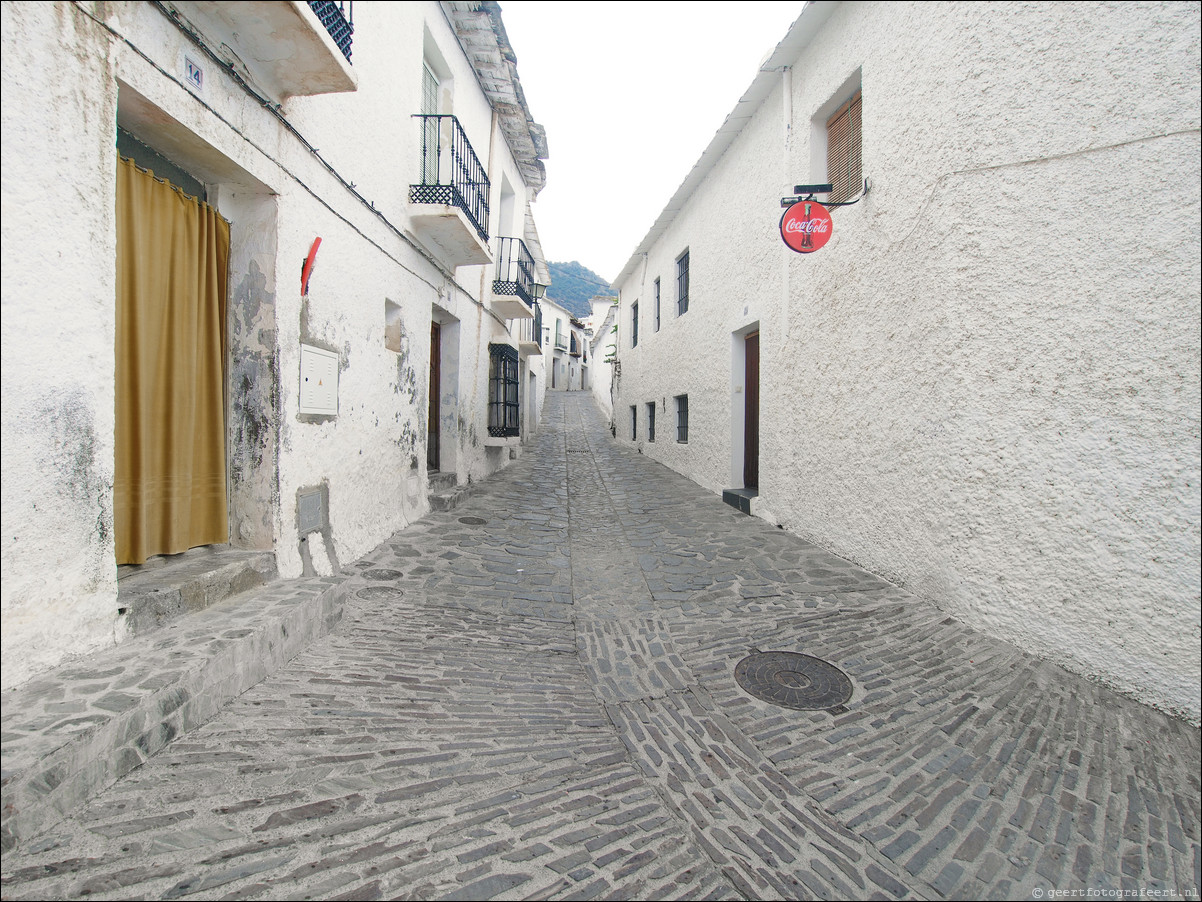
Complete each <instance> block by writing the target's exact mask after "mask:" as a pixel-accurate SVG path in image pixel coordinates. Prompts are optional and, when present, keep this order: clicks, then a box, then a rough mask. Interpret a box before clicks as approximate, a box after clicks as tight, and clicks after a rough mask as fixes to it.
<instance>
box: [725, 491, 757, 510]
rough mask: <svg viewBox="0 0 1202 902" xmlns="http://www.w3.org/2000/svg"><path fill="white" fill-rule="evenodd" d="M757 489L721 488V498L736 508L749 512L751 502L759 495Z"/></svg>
mask: <svg viewBox="0 0 1202 902" xmlns="http://www.w3.org/2000/svg"><path fill="white" fill-rule="evenodd" d="M759 494H760V492H759V489H723V490H722V500H723V501H725V502H726V503H727V504H729V505H730V506H731V507H733V508H735V509H736V510H740V511H742V512H743V513H745V514H750V513H751V502H752V501H754V500H755V499H756V498H758V497H759Z"/></svg>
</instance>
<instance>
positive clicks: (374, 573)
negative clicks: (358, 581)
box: [361, 568, 404, 582]
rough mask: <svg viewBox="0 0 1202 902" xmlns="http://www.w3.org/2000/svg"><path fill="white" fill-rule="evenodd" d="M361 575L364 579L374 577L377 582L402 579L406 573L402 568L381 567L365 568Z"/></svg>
mask: <svg viewBox="0 0 1202 902" xmlns="http://www.w3.org/2000/svg"><path fill="white" fill-rule="evenodd" d="M361 575H362V576H363V578H364V579H372V580H375V581H376V582H388V581H389V580H393V579H400V578H401V576H403V575H404V574H402V573H401V571H400V570H389V569H387V568H381V569H379V570H364V571H363V573H362V574H361Z"/></svg>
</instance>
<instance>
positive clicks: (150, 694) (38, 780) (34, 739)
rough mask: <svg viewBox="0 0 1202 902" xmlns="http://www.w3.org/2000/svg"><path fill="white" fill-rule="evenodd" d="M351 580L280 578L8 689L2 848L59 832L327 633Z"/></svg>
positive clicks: (338, 616)
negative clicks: (91, 802)
mask: <svg viewBox="0 0 1202 902" xmlns="http://www.w3.org/2000/svg"><path fill="white" fill-rule="evenodd" d="M347 579H348V576H347V575H346V574H344V575H342V576H333V577H310V578H303V579H295V580H277V581H276V582H273V583H271V584H270V585H267V586H263V587H261V588H259V589H257V590H255V591H251V592H244V593H242V594H240V595H235V596H233V597H231V598H226V599H225V600H223V601H218V602H217V603H215V604H212V605H210V606H209V607H207V608H205V609H204V610H202V611H198V612H192V613H186V612H185V613H183V615H182V616H179V617H177V618H175V619H173V620H171V621H170V622H169V623H166V624H165V625H163V626H161V628H159V629H157V630H155V631H154V632H151V633H150V634H149V635H142V636H136V637H133V638H130V639H127V640H126V641H124V642H122V643H120V644H118V645H115V646H113V647H110V648H107V649H104V650H102V651H100V652H97V653H95V654H92V655H89V656H87V657H86V658H83V659H80V660H77V661H75V662H72V663H70V664H67V665H64V666H61V667H59V668H57V669H56V670H53V671H50V672H49V673H45V674H42V675H41V676H38V677H36V678H34V679H33V680H30V681H29V682H27V683H24V684H23V685H21V686H18V687H16V688H15V689H10V690H7V691H5V692H4V693H3V699H4V705H3V718H2V720H3V758H4V767H3V772H4V774H3V813H2V824H0V848H2V849H3V851H4V852H6V853H7V852H8V851H9V850H10V849H12V848H15V847H17V846H19V845H21V844H23V843H24V842H25V841H27V840H28V839H29V838H30V837H33V836H36V835H37V834H39V833H41V832H42V831H44V830H46V829H48V828H50V827H52V826H53V825H54V824H55V823H57V822H58V821H60V820H62V819H63V818H64V817H66V816H67V815H69V814H70V813H71V812H72V811H73V810H74V809H75V808H77V807H78V806H79V805H81V804H83V803H84V802H86V801H87V800H88V799H90V798H92V797H93V796H94V795H96V794H97V793H98V792H100V791H101V790H103V789H105V788H107V787H108V786H110V785H112V784H113V783H114V782H116V780H117V779H119V778H120V777H122V776H124V775H125V774H127V773H128V772H129V771H131V770H133V769H134V768H135V767H137V766H138V765H140V764H141V763H142V762H143V761H145V760H146V759H147V758H149V757H150V756H151V755H154V754H155V753H156V752H158V751H159V750H161V749H162V748H163V747H164V746H166V745H167V744H168V743H169V742H171V741H172V740H173V739H175V738H177V737H179V736H181V735H183V734H185V733H186V732H188V731H189V730H191V729H195V728H196V727H198V726H200V725H201V724H203V723H204V722H205V721H207V720H208V719H210V718H211V717H212V716H213V715H214V714H216V713H217V711H218V710H219V709H220V708H221V707H222V706H223V705H224V704H225V703H226V702H228V701H229V700H231V699H233V698H236V697H237V696H238V695H240V694H242V693H243V692H245V691H246V690H247V689H249V688H251V687H252V686H254V685H255V684H256V683H258V682H260V681H261V680H263V679H265V678H266V677H268V676H270V675H271V674H272V673H274V672H275V671H276V670H277V669H279V668H280V667H281V666H282V665H283V664H285V663H286V662H287V661H288V660H290V659H291V658H292V657H294V656H295V655H296V654H297V653H299V652H300V651H301V650H302V649H304V648H305V647H306V646H307V645H308V644H309V643H311V642H312V641H314V640H315V639H317V638H320V637H321V636H324V635H325V634H326V633H328V632H329V631H330V630H331V629H333V627H334V626H335V625H336V624H337V623H338V621H339V620H340V619H341V617H342V608H343V600H344V598H345V593H346V591H348V590H347V589H346V588H345V583H346V581H347Z"/></svg>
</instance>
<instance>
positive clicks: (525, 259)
mask: <svg viewBox="0 0 1202 902" xmlns="http://www.w3.org/2000/svg"><path fill="white" fill-rule="evenodd" d="M499 241H500V253H498V254H497V273H496V278H494V279H493V283H492V293H493V294H501V295H517V296H518V297H520V298H521V299H522V300H523V301H525V302H526V304H527V305H529V304H533V303H534V257H532V256H531V255H530V250H529V248H527V247H526V242H524V241H523V240H522V239H521V238H501V239H499Z"/></svg>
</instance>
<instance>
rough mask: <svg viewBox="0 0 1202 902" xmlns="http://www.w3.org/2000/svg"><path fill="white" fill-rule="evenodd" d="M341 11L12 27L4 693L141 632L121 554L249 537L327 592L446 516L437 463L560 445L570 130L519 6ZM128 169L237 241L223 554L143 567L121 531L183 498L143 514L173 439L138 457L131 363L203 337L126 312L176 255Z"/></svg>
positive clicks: (296, 7)
mask: <svg viewBox="0 0 1202 902" xmlns="http://www.w3.org/2000/svg"><path fill="white" fill-rule="evenodd" d="M347 12H348V9H347V5H344V4H337V3H316V4H309V3H302V2H292V0H289V2H247V3H239V4H222V3H211V2H203V0H198V2H174V3H170V2H169V3H165V4H154V3H144V2H117V3H66V2H62V3H44V4H43V3H28V4H27V3H20V4H16V3H13V4H4V5H3V7H2V9H0V13H2V15H3V48H4V61H5V65H4V72H3V137H4V160H3V197H4V217H3V247H4V255H5V263H4V268H3V359H4V369H3V393H4V410H3V547H2V552H0V554H2V563H0V578H2V583H3V661H4V670H3V685H4V686H5V687H9V686H12V685H15V684H17V683H20V682H22V681H23V680H25V679H27V678H28V677H30V676H31V675H33V674H35V673H38V672H40V671H43V670H45V669H47V668H49V667H52V666H54V665H55V664H56V663H58V662H59V661H62V660H63V659H65V658H67V657H70V656H72V655H78V654H82V653H86V652H88V651H91V650H93V649H96V648H99V647H102V646H104V645H107V644H111V643H113V642H114V641H118V640H119V639H120V638H121V637H122V635H123V631H124V625H123V621H122V615H121V614H120V613H119V611H118V604H117V566H118V565H119V564H125V563H131V564H139V563H141V561H142V560H143V559H145V558H146V557H149V556H152V555H156V554H173V553H176V552H179V551H183V550H184V548H185V547H187V546H188V545H189V544H207V543H212V542H225V543H228V545H229V546H230V547H231V548H236V549H255V550H264V551H270V552H273V553H274V555H275V558H276V561H277V566H278V571H279V573H280V574H281V575H282V576H285V577H289V576H299V575H301V574H302V573H329V572H332V571H333V570H335V569H337V568H338V566H339V562H340V561H341V562H348V561H350V560H353V559H354V558H356V557H358V556H360V555H362V554H364V553H365V552H367V551H369V550H370V549H371V548H373V547H374V546H375V545H377V544H378V543H379V542H381V541H383V540H384V539H385V538H387V537H388V536H389V535H391V534H392V533H393V532H395V531H396V530H398V529H400V528H402V527H404V526H405V525H406V524H408V523H410V522H412V521H413V520H414V519H416V518H418V517H420V516H421V515H422V514H423V513H424V512H425V511H426V510H427V500H426V499H427V490H428V484H429V474H430V473H431V472H433V471H435V470H440V471H442V472H443V473H453V474H455V476H456V478H457V479H458V481H459V482H461V483H463V482H467V481H469V480H473V479H479V478H482V477H484V476H486V475H487V474H488V473H490V472H492V471H494V470H496V469H497V468H499V467H502V466H504V465H505V463H506V462H507V461H508V460H509V459H510V458H511V457H512V456H514V455H516V454H517V453H519V452H520V444H519V443H520V441H521V437H522V435H524V434H529V433H530V432H532V431H533V429H534V428H535V426H536V425H537V403H538V401H539V399H540V398H541V392H542V390H543V388H542V380H543V375H542V374H543V365H542V349H541V343H540V342H538V341H537V340H536V337H535V332H534V331H533V329H534V326H533V323H534V320H533V316H534V313H535V308H534V305H533V298H534V296H535V295H536V293H537V292H536V291H535V288H534V286H535V284H536V283H538V282H540V281H541V282H542V283H545V282H547V281H548V279H547V271H546V267H545V263H544V262H543V260H542V258H541V250H540V249H539V248H538V241H537V232H536V230H535V229H534V224H533V219H532V217H531V216H530V203H531V202H532V201H533V200H534V198H535V197H536V195H537V193H538V191H539V189H540V188H541V187H542V185H543V182H544V170H543V164H542V162H541V159H542V158H544V157H545V156H546V140H545V136H544V134H543V130H542V128H541V127H540V126H538V125H537V124H536V123H535V122H534V121H533V119H532V117H531V115H530V113H529V110H528V108H527V106H526V102H525V96H524V94H523V92H522V88H521V85H520V83H519V82H518V79H517V73H516V67H515V64H514V62H513V59H514V54H513V50H512V48H511V47H510V46H509V44H508V39H507V37H506V35H505V31H504V27H503V25H502V23H501V19H500V12H499V8H498V6H497V4H495V3H481V2H457V3H437V2H423V3H364V4H357V5H355V6H354V15H355V19H354V22H353V42H351V41H349V40H348V38H349V37H350V35H349V27H350V25H351V23H350V22H348V21H346V13H347ZM339 41H341V43H339ZM352 60H353V61H352ZM281 61H283V62H281ZM119 158H129V159H131V160H132V162H131V163H119ZM147 170H149V171H152V172H153V177H151V176H150V175H149V174H148V173H147V172H146V171H147ZM119 171H121V172H122V173H123V174H122V176H121V177H120V178H119V176H118V172H119ZM464 173H466V174H467V175H466V176H465V175H464ZM127 178H128V179H132V180H133V182H132V183H133V184H135V185H136V186H140V187H139V190H141V189H143V188H144V189H145V190H147V191H151V192H154V191H156V190H158V191H159V193H160V194H161V193H162V192H163V191H168V192H170V191H171V190H172V189H169V188H166V187H164V186H163V185H162V182H163V180H166V181H169V182H171V183H172V185H174V186H176V187H177V188H181V189H182V192H183V194H187V195H190V196H191V198H184V197H183V194H181V193H180V192H176V193H175V195H171V196H170V197H168V198H167V199H168V200H169V201H171V200H172V199H174V201H175V202H176V205H177V206H184V207H187V208H188V209H189V210H193V211H195V210H200V211H202V213H203V214H204V215H207V216H209V220H207V221H208V222H210V223H211V224H215V232H216V236H217V237H216V238H215V239H214V241H215V245H216V247H217V250H216V251H213V252H211V253H209V252H208V251H206V250H205V247H207V245H205V241H207V239H205V241H202V240H199V239H198V240H196V246H197V247H199V248H201V251H203V252H204V253H208V254H209V255H208V256H206V257H205V258H204V261H203V262H202V263H201V264H200V270H201V271H202V273H203V272H209V273H210V274H216V275H215V276H213V277H212V278H209V279H208V283H216V284H217V288H216V289H215V290H216V292H217V294H218V295H220V305H221V306H220V309H221V310H224V315H221V314H220V312H219V313H214V314H213V315H212V319H213V324H214V325H213V329H212V334H213V341H214V342H215V344H214V345H213V346H214V347H217V348H218V350H217V351H216V352H213V353H214V355H215V356H214V357H213V359H212V360H209V364H211V366H210V369H211V370H212V371H213V373H215V374H216V375H215V377H213V378H214V379H215V382H214V384H215V386H216V388H215V391H216V397H217V398H218V401H217V404H216V407H217V409H216V414H215V416H216V417H217V425H216V426H214V427H212V428H213V430H215V431H214V432H213V435H215V440H214V444H215V446H216V448H217V452H216V455H217V458H216V461H215V462H212V461H210V462H209V463H210V467H211V472H208V475H207V476H205V477H204V479H206V480H207V481H208V482H209V483H211V484H212V486H211V488H212V492H213V497H215V498H218V499H219V500H218V501H216V502H214V503H215V504H216V505H217V508H216V509H217V510H218V511H219V515H218V516H217V517H216V519H217V520H220V521H221V522H220V523H218V524H217V526H216V527H214V529H216V530H217V532H218V533H223V535H218V534H212V533H211V532H205V533H203V534H202V533H200V532H193V533H188V531H187V530H186V529H184V530H183V533H182V538H181V537H180V535H179V534H177V533H176V532H174V531H173V532H172V533H171V535H170V536H169V537H167V538H163V539H161V540H159V539H156V538H155V537H154V536H152V537H151V538H150V539H149V540H147V541H145V542H141V541H140V542H138V543H135V544H136V547H135V548H133V549H132V550H129V549H125V548H124V547H123V540H124V539H126V538H127V534H128V533H129V532H131V531H132V527H128V526H127V525H125V524H126V522H127V521H126V520H124V519H123V518H124V517H126V509H127V508H138V511H139V515H140V511H141V509H142V508H143V507H146V508H154V509H155V510H160V509H161V508H162V507H163V505H165V504H166V502H164V503H163V504H160V503H159V502H158V501H157V500H156V499H157V497H158V493H159V492H160V488H159V485H158V483H155V485H153V486H151V487H149V488H148V487H147V486H145V485H143V486H141V488H138V489H136V491H138V492H141V494H139V495H138V497H137V500H136V502H134V503H129V502H128V501H127V498H126V495H125V494H124V489H123V487H122V486H123V480H124V477H123V476H122V475H121V472H123V471H122V467H124V466H125V464H124V463H122V461H123V460H128V459H130V458H133V459H134V460H135V463H136V464H137V465H141V464H142V463H144V462H145V460H147V459H150V458H155V457H156V456H157V455H158V450H157V449H159V448H160V447H162V446H164V445H165V444H166V443H167V442H166V439H165V438H164V437H163V435H162V434H161V433H160V432H159V431H158V430H159V429H160V426H159V424H158V423H157V421H155V420H154V418H153V417H149V418H146V419H147V421H146V422H141V423H139V424H138V428H139V429H142V430H143V431H142V432H139V433H138V436H139V438H138V440H137V442H138V443H137V444H135V443H132V442H131V441H130V439H128V438H127V427H128V426H129V422H128V421H130V420H131V419H133V418H132V417H131V416H130V415H129V414H127V413H123V412H122V409H123V404H124V403H125V402H124V400H123V399H124V397H125V393H126V391H127V385H126V383H125V382H123V381H122V379H123V378H124V377H123V376H122V366H123V365H124V361H125V360H127V359H129V358H130V357H132V356H135V354H134V352H130V351H129V349H130V348H131V347H132V348H134V349H135V352H136V354H140V355H142V356H144V357H147V358H150V359H154V358H156V357H157V358H168V359H175V357H176V351H175V350H174V349H173V346H172V345H171V344H170V343H169V341H168V339H170V338H171V336H176V335H179V334H180V333H190V331H191V330H190V329H184V328H182V327H180V326H179V325H178V323H177V324H175V325H172V324H171V323H170V322H168V323H167V325H165V326H163V327H162V328H161V329H160V331H159V332H154V331H153V330H151V329H149V327H147V329H146V330H142V332H139V330H138V328H135V329H133V330H132V331H131V330H130V329H129V326H130V323H131V322H132V323H134V324H136V325H138V326H141V324H142V323H143V322H148V321H147V320H144V318H142V317H141V316H140V315H137V316H131V315H130V314H129V312H128V309H127V308H126V307H124V306H123V304H125V303H126V301H125V300H124V299H123V298H124V295H122V291H123V290H124V289H123V287H122V286H123V285H125V284H126V283H127V282H128V281H129V279H128V278H127V277H126V276H125V275H123V273H124V272H125V269H124V268H123V267H125V266H126V263H128V261H130V260H134V261H138V260H141V261H145V260H159V259H165V258H167V257H170V256H172V255H173V254H174V253H175V252H174V251H171V252H168V251H165V250H164V249H163V247H162V245H161V244H159V243H155V242H156V241H157V240H158V239H159V236H158V233H160V232H163V231H164V230H163V229H162V228H160V227H157V226H149V227H148V226H147V225H146V223H147V222H149V221H150V220H148V219H147V220H143V219H142V218H140V217H142V216H143V215H144V214H143V213H142V212H141V208H138V207H136V206H135V207H134V208H133V209H135V210H136V211H137V212H135V213H130V212H129V208H127V207H125V206H123V204H125V203H126V201H125V200H124V195H123V194H122V192H123V191H124V190H125V188H124V187H123V185H125V184H126V182H125V179H127ZM156 185H158V186H159V189H156V188H155V186H156ZM160 189H161V190H160ZM198 200H199V201H200V202H201V203H198ZM185 215H191V214H185ZM222 222H227V223H228V226H222V225H221V223H222ZM131 224H132V225H131ZM189 228H190V226H189ZM223 229H224V230H227V231H228V240H227V242H226V243H223V239H222V238H221V233H222V231H223ZM183 231H185V232H186V231H187V230H186V229H184V230H183ZM172 234H174V233H172ZM189 234H190V233H189ZM131 235H132V236H133V237H130V236H131ZM188 240H189V241H192V240H193V239H191V238H189V239H188ZM189 247H190V248H191V247H192V245H189ZM189 252H191V251H189ZM122 255H125V256H122ZM115 261H116V262H117V266H116V267H115V265H114V262H115ZM122 261H125V262H122ZM226 272H228V277H227V276H226ZM138 278H141V276H139V277H138ZM135 281H136V280H135ZM201 281H204V278H203V277H202V279H201ZM208 283H206V284H208ZM212 287H213V286H212V284H208V288H212ZM206 290H208V289H206ZM213 309H214V310H218V309H219V308H218V307H214V308H213ZM147 331H149V332H150V334H143V332H147ZM123 342H124V343H125V344H124V345H123V344H122V343H123ZM159 342H162V344H159ZM118 347H124V348H125V349H126V351H125V352H124V353H122V354H118V351H117V348H118ZM206 353H207V352H206ZM214 361H215V362H214ZM196 372H197V371H194V370H189V369H188V368H187V367H184V368H183V370H182V371H181V372H176V373H174V374H173V375H171V376H169V377H164V376H162V375H161V374H159V375H150V376H147V375H145V374H143V375H142V376H139V377H138V378H137V379H135V380H134V381H135V382H137V383H138V384H139V385H144V384H151V385H155V384H159V383H162V382H175V381H179V380H182V381H183V382H185V383H187V382H189V381H190V380H191V379H193V378H194V377H195V378H196V379H197V380H200V378H201V377H199V376H196ZM205 378H209V377H207V376H206V377H205ZM139 380H140V382H139ZM139 390H140V389H139ZM187 390H191V389H187ZM156 403H160V407H162V406H163V405H162V404H161V402H156ZM166 407H167V409H169V410H178V409H179V407H180V404H179V403H177V402H171V403H168V404H167V405H166ZM115 408H116V410H115ZM185 434H187V433H186V432H185ZM154 479H157V480H158V481H159V482H161V483H163V484H166V483H171V482H173V481H177V480H178V477H177V476H175V475H171V474H169V475H167V476H161V477H160V476H155V477H154ZM150 481H153V480H150ZM197 481H200V480H199V477H198V480H197ZM115 486H116V487H115ZM162 491H163V492H166V491H167V489H162ZM115 511H116V513H115ZM172 511H174V508H172ZM154 515H155V511H152V512H151V516H152V517H153V516H154ZM129 516H130V517H131V518H133V519H136V516H134V515H129ZM171 516H174V513H171V514H170V516H168V519H170V517H171ZM149 532H153V530H149ZM123 533H124V534H123ZM197 539H199V540H200V541H194V540H197ZM181 544H182V546H183V547H180V546H181ZM48 577H51V578H48Z"/></svg>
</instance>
